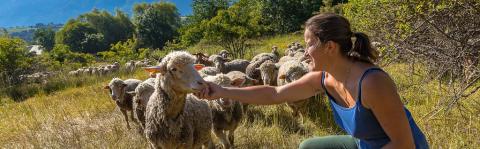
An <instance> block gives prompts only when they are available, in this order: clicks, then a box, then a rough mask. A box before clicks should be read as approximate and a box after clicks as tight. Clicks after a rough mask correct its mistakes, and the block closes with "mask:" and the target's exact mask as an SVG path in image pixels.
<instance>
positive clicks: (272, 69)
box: [257, 60, 278, 86]
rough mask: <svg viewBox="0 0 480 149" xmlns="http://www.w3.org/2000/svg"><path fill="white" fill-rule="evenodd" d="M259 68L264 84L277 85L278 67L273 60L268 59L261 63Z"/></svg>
mask: <svg viewBox="0 0 480 149" xmlns="http://www.w3.org/2000/svg"><path fill="white" fill-rule="evenodd" d="M257 69H258V71H260V76H261V77H262V81H263V85H270V86H276V85H277V74H278V67H277V66H276V65H275V63H273V62H272V61H271V60H268V61H266V62H264V63H263V64H261V65H260V67H259V68H257Z"/></svg>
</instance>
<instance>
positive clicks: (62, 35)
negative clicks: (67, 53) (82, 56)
mask: <svg viewBox="0 0 480 149" xmlns="http://www.w3.org/2000/svg"><path fill="white" fill-rule="evenodd" d="M103 37H104V36H103V34H101V33H99V32H97V30H96V29H95V28H93V27H92V26H91V25H90V24H88V23H84V22H79V21H76V20H69V21H68V22H67V23H66V24H65V26H64V27H63V28H62V29H61V30H60V31H58V32H57V35H56V37H55V40H56V43H58V44H65V45H67V46H69V47H70V48H71V49H72V50H73V51H74V52H83V53H96V52H98V51H103V50H105V49H107V47H108V45H107V44H106V43H105V42H104V40H103Z"/></svg>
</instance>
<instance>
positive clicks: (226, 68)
mask: <svg viewBox="0 0 480 149" xmlns="http://www.w3.org/2000/svg"><path fill="white" fill-rule="evenodd" d="M213 63H215V67H216V68H217V69H218V70H219V71H220V72H221V73H224V74H225V73H228V72H230V71H241V72H245V70H246V69H247V66H248V65H249V64H250V62H249V61H247V60H243V59H235V60H232V61H230V62H227V61H226V60H225V59H224V58H222V57H215V59H214V61H213Z"/></svg>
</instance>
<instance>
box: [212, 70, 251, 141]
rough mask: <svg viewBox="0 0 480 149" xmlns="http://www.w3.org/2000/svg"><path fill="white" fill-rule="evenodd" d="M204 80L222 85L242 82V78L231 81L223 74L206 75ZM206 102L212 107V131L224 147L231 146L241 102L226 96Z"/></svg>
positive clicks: (241, 112) (233, 84) (239, 114)
mask: <svg viewBox="0 0 480 149" xmlns="http://www.w3.org/2000/svg"><path fill="white" fill-rule="evenodd" d="M205 80H206V81H209V82H213V83H215V84H218V85H220V86H223V87H232V86H237V87H240V86H242V84H240V82H244V80H243V79H242V78H238V79H237V80H233V81H232V80H231V79H230V78H229V77H228V76H226V75H224V74H218V75H216V76H208V77H206V78H205ZM208 104H209V106H210V108H211V109H212V117H213V129H212V131H213V133H214V134H215V135H216V136H217V137H218V138H219V139H220V142H221V143H222V145H223V146H224V148H227V149H228V148H232V147H233V145H234V131H235V129H237V127H238V125H239V124H240V122H241V120H242V118H243V110H242V104H241V103H240V102H238V101H234V100H231V99H226V98H220V99H217V100H212V101H209V102H208ZM227 138H228V139H227Z"/></svg>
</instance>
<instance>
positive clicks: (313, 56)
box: [304, 29, 329, 71]
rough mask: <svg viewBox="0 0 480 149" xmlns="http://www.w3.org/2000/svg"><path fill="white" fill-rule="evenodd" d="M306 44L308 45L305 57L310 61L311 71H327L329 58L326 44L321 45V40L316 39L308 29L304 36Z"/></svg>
mask: <svg viewBox="0 0 480 149" xmlns="http://www.w3.org/2000/svg"><path fill="white" fill-rule="evenodd" d="M304 38H305V43H306V52H305V56H306V57H307V59H308V60H309V61H310V62H309V65H308V66H309V70H310V71H322V70H325V68H324V67H325V64H326V63H327V62H328V61H329V57H328V56H327V50H326V47H327V46H325V45H324V44H321V43H320V39H318V37H316V36H315V35H314V34H313V33H312V32H310V31H309V30H308V29H306V30H305V34H304Z"/></svg>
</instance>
